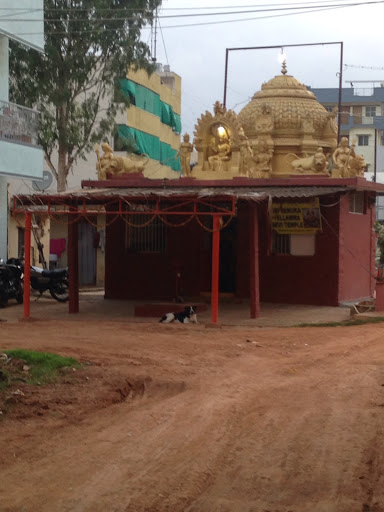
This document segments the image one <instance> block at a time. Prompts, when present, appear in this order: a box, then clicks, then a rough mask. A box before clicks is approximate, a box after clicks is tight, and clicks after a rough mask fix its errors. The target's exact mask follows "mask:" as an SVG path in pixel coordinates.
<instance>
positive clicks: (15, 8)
mask: <svg viewBox="0 0 384 512" xmlns="http://www.w3.org/2000/svg"><path fill="white" fill-rule="evenodd" d="M333 1H334V0H314V1H309V2H307V1H305V0H302V1H301V2H290V3H289V5H302V4H314V3H317V4H318V3H327V2H333ZM345 1H348V0H345ZM280 5H283V6H284V5H287V4H285V3H284V2H280V3H275V4H271V3H269V4H257V5H249V4H248V5H226V6H225V5H223V6H219V7H218V6H217V5H215V6H202V7H161V10H162V11H197V10H201V11H203V10H210V9H251V8H254V7H276V6H280ZM138 10H140V8H137V7H122V8H116V9H115V8H97V7H94V8H91V9H90V8H84V7H69V8H55V9H49V8H47V9H26V8H25V7H0V11H7V12H9V11H28V12H41V11H44V12H58V13H60V12H74V11H79V12H82V11H84V12H85V11H87V12H91V11H92V12H126V11H138ZM142 10H145V9H142ZM19 14H20V13H19ZM15 15H17V13H15Z"/></svg>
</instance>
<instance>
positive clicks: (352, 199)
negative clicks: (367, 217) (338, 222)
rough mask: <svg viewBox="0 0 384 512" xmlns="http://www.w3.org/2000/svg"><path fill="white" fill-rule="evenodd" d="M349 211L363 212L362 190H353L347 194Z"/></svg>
mask: <svg viewBox="0 0 384 512" xmlns="http://www.w3.org/2000/svg"><path fill="white" fill-rule="evenodd" d="M349 212H350V213H365V201H364V192H354V193H353V194H351V195H350V196H349Z"/></svg>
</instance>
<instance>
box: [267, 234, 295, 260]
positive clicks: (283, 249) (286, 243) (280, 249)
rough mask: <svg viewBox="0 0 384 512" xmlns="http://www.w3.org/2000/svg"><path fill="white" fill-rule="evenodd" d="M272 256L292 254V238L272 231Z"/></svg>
mask: <svg viewBox="0 0 384 512" xmlns="http://www.w3.org/2000/svg"><path fill="white" fill-rule="evenodd" d="M272 254H275V255H282V254H291V236H290V235H280V234H279V233H276V232H275V231H272Z"/></svg>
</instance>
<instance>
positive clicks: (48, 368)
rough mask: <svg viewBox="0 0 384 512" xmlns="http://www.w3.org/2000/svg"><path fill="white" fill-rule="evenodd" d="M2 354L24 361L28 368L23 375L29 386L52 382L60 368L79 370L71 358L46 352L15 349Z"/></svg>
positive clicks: (78, 364) (76, 363)
mask: <svg viewBox="0 0 384 512" xmlns="http://www.w3.org/2000/svg"><path fill="white" fill-rule="evenodd" d="M4 353H5V354H7V356H8V357H11V358H12V359H17V360H21V361H24V362H25V364H26V365H27V366H29V367H30V369H29V370H28V372H27V373H26V374H24V375H25V377H26V379H27V382H28V383H29V384H35V385H36V384H37V385H40V384H47V383H49V382H54V381H55V380H56V379H57V377H58V375H59V373H60V370H61V369H62V368H81V364H80V363H79V362H78V361H76V359H74V358H73V357H63V356H59V355H58V354H51V353H48V352H35V351H34V350H24V349H16V350H5V351H4ZM10 366H12V365H10Z"/></svg>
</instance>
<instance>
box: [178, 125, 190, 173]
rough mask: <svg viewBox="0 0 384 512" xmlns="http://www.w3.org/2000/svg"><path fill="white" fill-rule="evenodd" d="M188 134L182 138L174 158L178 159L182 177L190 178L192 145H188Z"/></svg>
mask: <svg viewBox="0 0 384 512" xmlns="http://www.w3.org/2000/svg"><path fill="white" fill-rule="evenodd" d="M189 140H190V137H189V134H188V133H186V134H185V135H184V136H183V142H182V143H181V144H180V147H179V151H178V152H177V153H176V158H177V157H178V156H179V157H180V165H181V172H182V174H183V176H190V174H191V153H192V151H193V144H191V143H190V141H189Z"/></svg>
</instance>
